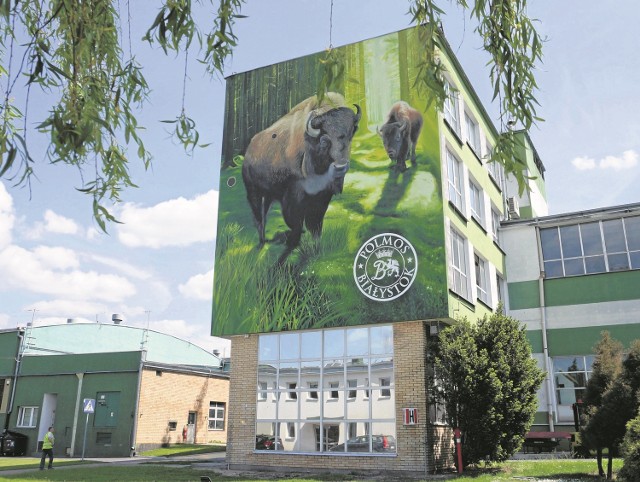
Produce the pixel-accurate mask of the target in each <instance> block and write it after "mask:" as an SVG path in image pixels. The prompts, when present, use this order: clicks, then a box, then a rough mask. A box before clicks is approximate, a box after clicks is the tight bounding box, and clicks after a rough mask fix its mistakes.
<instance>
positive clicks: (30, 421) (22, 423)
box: [16, 406, 40, 428]
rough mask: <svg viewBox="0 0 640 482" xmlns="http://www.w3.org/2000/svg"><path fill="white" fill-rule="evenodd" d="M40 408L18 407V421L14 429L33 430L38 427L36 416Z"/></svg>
mask: <svg viewBox="0 0 640 482" xmlns="http://www.w3.org/2000/svg"><path fill="white" fill-rule="evenodd" d="M39 413H40V407H33V406H28V407H20V409H19V410H18V420H17V423H16V427H18V428H35V427H37V426H38V415H39Z"/></svg>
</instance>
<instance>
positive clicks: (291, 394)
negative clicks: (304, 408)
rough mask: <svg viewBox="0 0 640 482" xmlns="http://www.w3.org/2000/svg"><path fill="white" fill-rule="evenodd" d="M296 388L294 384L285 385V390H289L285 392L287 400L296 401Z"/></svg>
mask: <svg viewBox="0 0 640 482" xmlns="http://www.w3.org/2000/svg"><path fill="white" fill-rule="evenodd" d="M296 386H297V384H296V383H289V384H287V388H288V389H289V391H288V392H287V400H297V399H298V394H297V393H296V392H295V389H296Z"/></svg>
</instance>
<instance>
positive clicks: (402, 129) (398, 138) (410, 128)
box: [378, 100, 422, 171]
mask: <svg viewBox="0 0 640 482" xmlns="http://www.w3.org/2000/svg"><path fill="white" fill-rule="evenodd" d="M421 129H422V114H420V112H418V111H417V110H415V109H414V108H413V107H411V106H410V105H409V104H407V103H406V102H404V101H402V100H401V101H399V102H396V103H395V104H393V105H392V106H391V110H390V111H389V114H388V116H387V122H385V123H384V124H383V126H382V128H380V129H378V134H379V135H380V137H382V142H383V143H384V148H385V150H386V151H387V154H388V155H389V159H391V160H392V161H395V164H392V165H391V167H395V168H397V169H399V170H400V171H405V170H406V169H407V163H406V161H407V160H408V159H409V156H411V164H412V165H414V166H415V163H416V142H417V141H418V136H419V135H420V130H421Z"/></svg>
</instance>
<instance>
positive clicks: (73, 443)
mask: <svg viewBox="0 0 640 482" xmlns="http://www.w3.org/2000/svg"><path fill="white" fill-rule="evenodd" d="M76 376H77V377H78V391H77V393H76V408H75V411H74V412H73V428H72V429H71V450H70V452H69V457H73V456H74V453H75V449H76V430H77V429H78V413H79V412H80V395H81V394H82V382H83V380H84V373H76Z"/></svg>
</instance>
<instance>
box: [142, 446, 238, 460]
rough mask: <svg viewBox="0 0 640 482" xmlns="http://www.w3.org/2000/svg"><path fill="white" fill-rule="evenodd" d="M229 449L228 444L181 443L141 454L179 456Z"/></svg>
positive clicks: (147, 455) (148, 455) (146, 455)
mask: <svg viewBox="0 0 640 482" xmlns="http://www.w3.org/2000/svg"><path fill="white" fill-rule="evenodd" d="M225 450H227V446H226V445H215V444H214V445H193V444H180V445H172V446H170V447H162V448H159V449H154V450H149V451H147V452H142V453H141V454H140V455H142V456H145V457H177V456H180V455H196V454H207V453H210V452H224V451H225Z"/></svg>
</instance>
